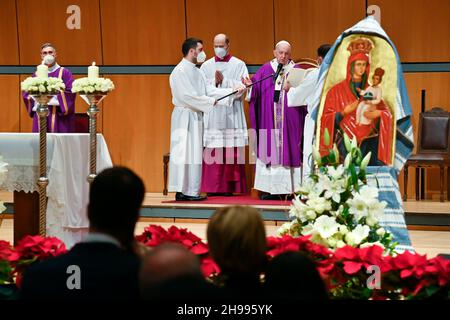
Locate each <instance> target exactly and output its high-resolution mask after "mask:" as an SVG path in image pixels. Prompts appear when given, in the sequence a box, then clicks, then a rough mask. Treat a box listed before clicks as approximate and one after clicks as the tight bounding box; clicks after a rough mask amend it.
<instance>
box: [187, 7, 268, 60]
mask: <svg viewBox="0 0 450 320" xmlns="http://www.w3.org/2000/svg"><path fill="white" fill-rule="evenodd" d="M186 15H187V34H188V36H189V37H197V38H201V39H202V40H203V41H204V42H203V43H204V45H205V50H206V54H207V56H208V58H210V57H212V56H213V55H214V50H213V37H214V36H215V35H216V34H218V33H226V34H227V35H228V36H229V38H230V39H231V48H230V49H231V52H232V54H233V55H235V56H237V57H238V58H240V59H242V60H244V61H245V62H246V63H250V64H260V63H261V64H262V63H265V62H267V61H268V60H270V59H272V58H273V53H272V50H273V46H274V31H273V30H274V27H273V1H272V0H251V1H250V0H246V1H242V0H229V1H220V0H212V1H211V0H187V1H186Z"/></svg>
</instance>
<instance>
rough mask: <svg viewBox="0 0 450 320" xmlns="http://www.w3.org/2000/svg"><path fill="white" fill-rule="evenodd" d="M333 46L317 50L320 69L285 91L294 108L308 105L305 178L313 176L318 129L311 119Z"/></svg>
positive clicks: (325, 46)
mask: <svg viewBox="0 0 450 320" xmlns="http://www.w3.org/2000/svg"><path fill="white" fill-rule="evenodd" d="M330 48H331V46H330V45H329V44H323V45H321V46H320V47H319V48H318V49H317V64H318V65H319V68H314V69H312V70H311V72H308V73H307V75H306V77H305V79H304V80H303V82H302V83H300V85H299V86H298V87H295V88H290V84H289V83H287V84H286V86H285V89H286V90H287V91H288V94H287V97H288V101H289V103H290V104H292V105H293V106H298V105H306V106H307V109H308V114H307V115H306V117H305V126H304V128H303V171H302V175H303V177H304V178H305V177H307V176H309V175H310V174H311V169H312V162H313V159H312V156H311V154H312V146H313V138H314V131H315V128H316V122H315V121H314V119H312V118H311V115H312V113H313V112H314V107H315V106H313V105H312V100H313V98H314V93H315V91H316V88H317V83H318V80H319V70H320V65H321V64H322V61H323V59H324V58H325V56H326V55H327V53H328V51H329V50H330Z"/></svg>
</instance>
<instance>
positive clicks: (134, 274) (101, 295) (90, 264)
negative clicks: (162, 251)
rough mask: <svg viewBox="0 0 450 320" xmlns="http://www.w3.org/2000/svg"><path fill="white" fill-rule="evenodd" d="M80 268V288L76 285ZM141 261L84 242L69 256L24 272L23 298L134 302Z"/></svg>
mask: <svg viewBox="0 0 450 320" xmlns="http://www.w3.org/2000/svg"><path fill="white" fill-rule="evenodd" d="M69 266H76V267H75V268H73V269H77V267H79V269H78V270H79V271H80V272H79V275H80V281H79V283H80V284H81V288H80V289H76V288H75V289H69V288H68V283H69V286H72V287H73V285H74V284H76V283H77V282H76V279H75V275H76V273H77V272H76V271H74V270H71V271H70V269H69V272H68V268H69ZM139 267H140V260H139V258H138V257H137V256H135V255H133V254H130V253H128V252H125V251H124V250H122V249H120V248H119V247H117V246H115V245H114V244H111V243H104V242H85V243H79V244H77V245H75V246H74V247H73V248H72V249H71V250H70V251H69V252H68V253H66V254H64V255H61V256H59V257H56V258H53V259H49V260H46V261H43V262H41V263H37V264H35V265H33V266H31V267H29V268H28V269H27V270H26V271H25V273H24V278H23V282H22V287H21V293H20V297H21V298H22V299H60V300H61V299H62V300H69V299H70V300H74V299H87V300H90V299H137V298H138V297H139V286H138V274H139Z"/></svg>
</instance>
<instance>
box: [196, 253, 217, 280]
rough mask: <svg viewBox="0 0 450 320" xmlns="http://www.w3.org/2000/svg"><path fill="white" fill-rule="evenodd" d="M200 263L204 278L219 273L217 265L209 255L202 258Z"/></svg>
mask: <svg viewBox="0 0 450 320" xmlns="http://www.w3.org/2000/svg"><path fill="white" fill-rule="evenodd" d="M200 263H201V264H200V267H201V269H202V273H203V275H204V276H205V277H206V278H209V277H211V276H213V275H215V274H219V273H220V268H219V266H218V265H217V264H216V263H215V262H214V260H213V259H212V258H211V257H206V258H204V259H202V260H201V262H200Z"/></svg>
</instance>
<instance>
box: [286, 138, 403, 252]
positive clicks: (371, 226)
mask: <svg viewBox="0 0 450 320" xmlns="http://www.w3.org/2000/svg"><path fill="white" fill-rule="evenodd" d="M344 141H345V147H346V149H347V152H348V153H347V156H346V158H345V161H344V164H339V151H338V149H337V147H336V145H334V147H333V149H332V150H330V153H329V154H328V155H327V156H325V157H321V156H320V154H319V153H318V151H317V150H315V151H314V153H313V157H314V160H315V162H316V164H317V168H316V170H315V172H314V173H313V174H311V176H310V177H309V178H307V179H306V181H304V183H303V184H302V185H301V186H300V188H299V190H298V193H297V195H296V196H295V198H294V200H293V204H292V206H291V209H290V215H289V216H290V217H291V218H293V220H292V221H291V222H288V223H285V224H283V225H282V226H281V228H280V229H279V230H278V233H279V235H292V236H305V235H310V236H311V241H313V242H315V243H318V244H322V245H324V246H326V247H328V248H330V249H337V248H342V247H344V246H345V245H350V246H352V247H360V248H364V247H367V246H372V245H378V246H380V247H382V248H384V249H385V251H386V252H388V253H390V252H393V250H394V248H395V245H396V243H393V242H392V234H391V233H389V232H387V231H386V230H385V229H384V228H382V227H381V226H380V224H379V219H380V217H381V216H382V215H383V211H384V209H385V207H386V202H384V201H379V200H378V189H377V188H376V187H372V186H369V185H367V178H366V167H367V165H368V163H369V160H370V157H371V153H370V152H369V153H368V154H367V155H366V156H365V157H364V158H362V153H361V150H360V149H359V148H358V147H357V142H356V139H355V138H354V139H353V140H352V141H350V139H349V138H348V137H347V136H346V135H344Z"/></svg>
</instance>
